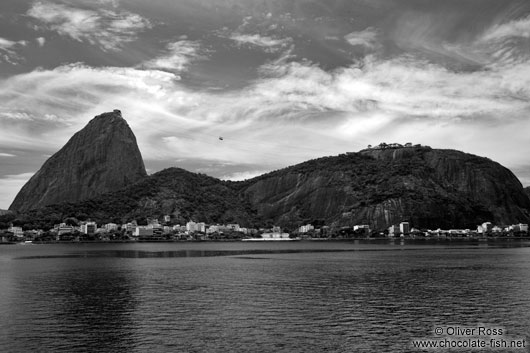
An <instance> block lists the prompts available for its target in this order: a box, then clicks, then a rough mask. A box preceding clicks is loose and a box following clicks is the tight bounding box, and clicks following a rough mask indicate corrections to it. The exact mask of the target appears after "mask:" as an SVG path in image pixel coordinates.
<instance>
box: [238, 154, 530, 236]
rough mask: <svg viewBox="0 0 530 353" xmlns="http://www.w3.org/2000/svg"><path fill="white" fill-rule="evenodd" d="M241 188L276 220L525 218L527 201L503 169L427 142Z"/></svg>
mask: <svg viewBox="0 0 530 353" xmlns="http://www.w3.org/2000/svg"><path fill="white" fill-rule="evenodd" d="M241 193H242V195H243V196H244V197H245V198H248V199H249V200H250V203H251V204H252V205H254V206H255V207H256V208H257V210H258V214H259V215H260V216H262V217H263V218H264V219H273V220H274V221H275V222H277V223H280V224H296V223H300V222H305V221H314V220H316V219H321V220H325V221H326V223H327V224H334V225H337V226H352V225H355V224H369V225H370V226H371V227H372V229H379V230H382V229H385V228H386V227H388V226H390V225H392V224H396V223H399V222H402V221H409V222H410V223H411V224H412V225H413V226H415V227H422V228H435V229H436V228H438V227H442V228H453V227H459V228H475V227H476V225H477V224H480V223H482V222H485V221H491V222H495V223H497V224H510V223H515V222H524V223H527V222H528V221H529V220H530V199H529V198H528V196H526V195H525V193H524V191H523V188H522V185H521V183H520V182H519V180H518V179H517V178H516V177H515V176H514V175H513V174H512V173H511V172H510V171H509V170H508V169H506V168H504V167H503V166H501V165H500V164H498V163H496V162H493V161H491V160H489V159H487V158H481V157H477V156H474V155H470V154H466V153H463V152H459V151H453V150H433V149H431V148H429V147H408V148H389V149H384V150H383V149H382V150H375V149H374V150H366V151H363V152H360V153H348V154H346V155H340V156H338V157H326V158H320V159H317V160H313V161H309V162H305V163H302V164H299V165H297V166H293V167H289V168H286V169H284V170H280V171H277V172H273V173H269V174H266V175H263V176H260V177H257V178H255V179H253V180H250V181H247V182H244V187H243V188H242V189H241Z"/></svg>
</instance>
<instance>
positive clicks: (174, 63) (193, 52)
mask: <svg viewBox="0 0 530 353" xmlns="http://www.w3.org/2000/svg"><path fill="white" fill-rule="evenodd" d="M166 49H167V52H166V53H165V54H163V55H161V56H159V57H157V58H154V59H151V60H149V61H147V62H145V63H143V64H142V65H141V66H142V67H145V68H148V69H155V70H164V71H171V72H180V71H184V70H186V69H187V67H188V65H189V64H190V63H191V62H193V61H195V60H201V59H205V53H206V50H205V49H203V48H201V46H200V44H199V42H196V41H190V40H180V41H177V42H173V43H169V44H168V45H167V46H166Z"/></svg>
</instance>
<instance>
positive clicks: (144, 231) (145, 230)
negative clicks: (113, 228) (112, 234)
mask: <svg viewBox="0 0 530 353" xmlns="http://www.w3.org/2000/svg"><path fill="white" fill-rule="evenodd" d="M133 235H134V236H135V237H150V236H153V227H146V226H137V227H136V228H135V229H134V233H133Z"/></svg>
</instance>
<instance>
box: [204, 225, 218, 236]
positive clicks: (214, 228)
mask: <svg viewBox="0 0 530 353" xmlns="http://www.w3.org/2000/svg"><path fill="white" fill-rule="evenodd" d="M216 232H217V233H218V232H219V225H214V226H209V227H208V229H206V234H212V233H216Z"/></svg>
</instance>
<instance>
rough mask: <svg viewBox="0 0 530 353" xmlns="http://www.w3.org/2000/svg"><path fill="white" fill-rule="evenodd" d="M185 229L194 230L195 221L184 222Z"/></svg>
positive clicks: (195, 226)
mask: <svg viewBox="0 0 530 353" xmlns="http://www.w3.org/2000/svg"><path fill="white" fill-rule="evenodd" d="M186 230H187V231H188V232H189V233H193V232H196V231H197V223H195V222H193V221H189V222H188V223H186Z"/></svg>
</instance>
